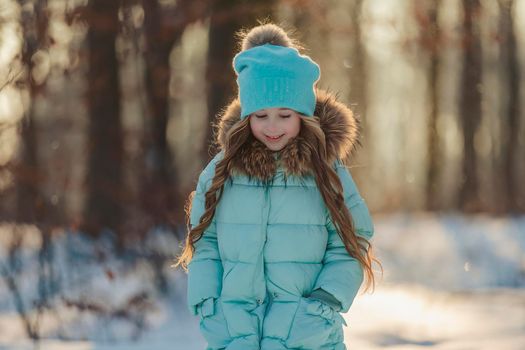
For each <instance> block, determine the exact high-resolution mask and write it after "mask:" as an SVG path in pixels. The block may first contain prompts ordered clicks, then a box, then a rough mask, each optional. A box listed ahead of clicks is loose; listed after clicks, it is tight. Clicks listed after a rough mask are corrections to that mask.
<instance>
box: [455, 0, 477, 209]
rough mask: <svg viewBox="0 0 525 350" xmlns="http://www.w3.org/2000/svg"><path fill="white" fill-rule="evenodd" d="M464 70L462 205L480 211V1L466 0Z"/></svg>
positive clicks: (460, 202) (464, 3)
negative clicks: (477, 137)
mask: <svg viewBox="0 0 525 350" xmlns="http://www.w3.org/2000/svg"><path fill="white" fill-rule="evenodd" d="M463 11H464V19H463V38H464V40H463V43H464V46H463V48H464V56H463V71H462V89H461V102H460V119H461V127H462V131H463V163H462V174H461V178H460V181H459V182H460V189H459V206H460V208H461V209H463V210H464V211H466V212H475V211H479V210H480V209H481V208H480V200H479V193H478V192H479V184H478V177H477V165H478V164H477V154H476V148H475V145H474V135H475V134H476V131H477V129H478V126H479V123H480V120H481V74H482V67H481V58H482V57H481V42H480V34H479V15H480V12H481V5H480V3H479V0H463Z"/></svg>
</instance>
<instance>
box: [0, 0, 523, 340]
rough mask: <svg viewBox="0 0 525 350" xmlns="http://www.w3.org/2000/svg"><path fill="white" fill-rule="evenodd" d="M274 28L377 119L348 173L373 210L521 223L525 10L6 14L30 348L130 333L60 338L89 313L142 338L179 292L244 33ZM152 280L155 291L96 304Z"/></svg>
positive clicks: (206, 8)
mask: <svg viewBox="0 0 525 350" xmlns="http://www.w3.org/2000/svg"><path fill="white" fill-rule="evenodd" d="M258 20H269V21H272V22H274V23H277V24H280V25H282V26H283V27H284V28H286V29H288V30H290V31H291V32H292V33H294V35H293V36H294V37H296V38H297V39H299V40H300V41H301V42H302V43H303V44H304V46H305V48H306V51H304V53H305V54H308V55H309V56H311V57H312V58H313V59H314V60H315V61H317V62H318V63H319V64H320V66H321V80H320V82H319V84H318V86H319V87H321V88H323V89H328V90H330V91H334V92H338V93H339V97H340V99H341V100H342V101H343V102H345V103H347V104H349V105H351V106H352V108H353V110H354V111H355V113H356V114H357V115H358V117H359V118H360V119H361V120H362V127H363V128H362V129H363V136H362V144H363V147H362V148H361V149H360V151H359V152H358V154H357V156H356V157H355V158H354V159H352V162H351V163H352V168H351V171H352V175H353V176H354V178H355V180H356V182H357V184H358V185H359V189H360V192H361V194H362V195H363V197H364V198H365V199H366V201H367V203H368V205H369V207H370V209H371V211H372V213H373V215H376V214H377V215H381V214H388V213H399V212H403V213H418V212H419V213H420V212H425V213H436V214H440V213H460V214H461V215H472V214H475V215H478V214H482V215H489V216H495V217H499V218H507V217H518V216H521V215H523V213H524V212H525V186H523V184H524V179H525V105H524V102H523V101H524V100H525V99H524V97H525V85H524V81H525V45H524V44H525V26H524V25H523V23H525V1H524V0H434V1H432V0H399V1H394V0H390V1H386V0H327V1H315V0H271V1H259V0H253V1H242V0H210V1H204V0H192V1H191V0H178V1H176V0H119V1H117V0H0V72H1V74H0V79H1V81H0V277H1V278H2V281H3V282H2V281H0V300H1V301H0V312H4V311H1V310H11V309H12V310H13V313H14V314H16V317H17V318H18V319H19V320H21V324H22V325H23V327H22V329H23V333H22V334H21V336H23V337H27V338H29V339H33V340H38V339H39V338H41V337H43V336H49V335H50V334H52V335H53V336H57V337H58V338H63V339H77V338H86V337H87V338H90V339H92V338H97V336H100V337H101V338H103V339H108V338H109V339H115V338H119V336H117V335H114V334H113V335H112V336H111V335H107V333H106V334H105V335H104V336H101V335H100V334H97V332H95V331H93V333H90V334H91V335H86V333H82V334H83V335H81V334H80V332H79V331H73V330H72V329H74V327H72V326H71V328H70V329H69V330H65V328H63V327H58V326H56V325H57V324H60V325H62V326H63V325H64V324H65V323H67V322H70V320H71V319H72V318H73V316H70V318H68V317H65V316H64V313H66V314H67V315H70V314H69V313H68V312H70V311H66V310H72V309H73V310H75V314H76V313H83V312H84V313H85V312H89V313H93V314H95V315H98V317H99V318H97V319H99V320H100V317H102V318H103V319H104V320H105V321H104V322H106V323H104V324H107V323H109V322H110V320H115V319H116V320H125V321H123V322H128V323H129V324H132V327H131V328H130V329H131V330H130V334H131V336H130V337H131V338H134V337H135V338H136V337H138V336H139V335H140V334H141V332H142V330H143V329H144V325H145V324H146V323H147V322H146V321H145V318H146V316H145V314H146V313H147V312H146V310H149V309H150V308H151V307H152V306H151V305H152V299H154V297H152V295H156V294H155V293H160V295H170V293H172V291H171V289H172V285H173V283H176V282H174V279H175V277H173V276H170V273H171V272H170V267H169V265H170V264H171V262H172V261H173V258H174V257H175V255H176V254H177V253H178V249H179V248H180V244H181V243H182V241H183V239H184V236H185V234H186V224H185V218H184V206H185V201H186V198H187V196H188V195H189V193H190V192H191V191H192V190H194V187H195V185H196V181H197V176H198V174H199V172H200V171H201V170H202V168H203V166H204V165H205V164H206V163H207V162H208V160H209V159H210V158H211V157H212V156H213V155H214V154H215V152H216V149H215V148H214V146H213V145H212V143H211V140H212V137H213V130H212V127H211V123H212V122H213V121H214V120H215V117H216V115H217V114H218V113H220V111H221V109H222V108H223V107H225V106H226V105H227V104H228V103H229V102H230V100H231V99H232V98H233V97H234V96H235V95H236V93H237V90H236V89H237V87H236V83H235V74H234V72H233V69H232V66H231V62H232V59H233V56H234V55H235V54H236V53H237V52H238V49H239V48H238V47H237V46H236V43H237V39H236V37H235V34H236V33H237V32H238V31H239V30H241V29H243V28H249V27H252V26H254V25H257V24H258ZM519 23H522V25H519ZM523 227H525V226H521V228H520V230H521V229H523ZM521 234H523V232H521ZM87 247H89V248H87ZM520 254H521V252H520ZM113 256H115V258H113ZM524 261H525V259H524ZM89 264H96V266H98V267H97V268H95V269H93V268H91V269H90V270H89V271H88V270H86V271H84V272H81V271H83V270H82V269H83V268H86V266H87V265H89ZM522 264H523V265H524V266H522V269H523V271H525V263H523V262H522ZM28 266H33V267H34V268H31V267H28ZM129 266H133V269H131V268H130V267H129ZM137 266H139V267H137ZM137 269H143V270H144V272H143V274H144V276H146V277H144V279H143V280H140V281H141V282H140V283H138V282H137V284H138V285H141V286H143V285H146V284H147V285H151V286H153V288H152V289H151V290H149V289H148V290H144V289H143V288H129V290H133V293H131V292H130V293H126V292H122V293H121V295H120V297H119V298H117V299H118V300H117V299H115V298H116V297H115V295H113V296H112V297H111V298H109V297H108V299H106V297H107V294H108V293H109V291H111V288H112V287H111V286H110V285H108V286H107V290H106V291H105V292H100V293H101V294H100V295H98V294H92V293H87V295H88V296H89V297H88V296H86V295H84V294H82V293H83V292H86V289H85V288H87V287H86V286H87V285H91V283H92V282H93V279H97V278H103V279H105V280H109V281H115V280H118V279H119V278H123V277H122V275H126V273H127V272H130V271H133V274H134V275H135V276H136V275H137V274H139V275H140V273H138V272H137ZM523 271H522V272H521V273H522V274H523V275H522V277H521V278H523V276H525V272H523ZM130 273H131V272H130ZM100 276H102V277H100ZM88 280H89V281H90V283H89V284H88V282H86V281H88ZM520 281H523V280H520ZM101 283H102V284H104V283H105V282H101ZM520 283H521V282H520ZM2 284H3V285H2ZM95 284H96V283H95ZM131 284H133V283H131ZM99 285H100V283H99ZM92 288H95V287H92ZM178 288H179V291H180V290H183V286H182V287H178ZM73 290H74V292H72V291H73ZM90 291H92V289H90ZM86 298H88V299H86ZM57 310H60V311H57ZM58 314H60V315H61V316H60V317H59V316H58ZM101 315H102V316H101ZM45 319H50V320H54V321H52V322H51V321H48V323H46V322H44V321H43V320H45ZM66 319H68V320H69V321H66ZM49 322H50V323H49ZM92 322H95V321H92ZM46 324H47V325H48V326H46ZM49 324H53V326H49ZM0 325H2V318H1V317H0ZM6 329H7V328H2V327H0V333H2V332H3V331H4V330H6ZM50 329H53V331H50ZM13 332H14V333H11V334H16V331H13ZM106 332H107V330H106ZM115 333H118V332H117V331H115ZM6 334H7V333H6ZM0 339H2V336H1V335H0Z"/></svg>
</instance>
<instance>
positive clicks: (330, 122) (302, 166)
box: [217, 89, 361, 182]
mask: <svg viewBox="0 0 525 350" xmlns="http://www.w3.org/2000/svg"><path fill="white" fill-rule="evenodd" d="M316 96H317V102H316V106H315V112H314V115H315V116H317V117H319V120H320V124H321V129H322V130H323V132H324V134H325V138H326V149H327V157H328V160H329V162H330V163H331V164H332V163H333V162H335V161H336V160H337V159H341V160H346V159H347V158H348V157H349V156H350V155H352V154H353V153H354V151H355V150H356V149H357V148H358V147H359V146H360V145H361V143H360V128H361V125H360V120H359V119H358V118H356V116H355V115H354V114H353V113H352V111H351V110H350V108H349V107H347V106H346V105H345V104H344V103H342V102H340V101H338V100H337V95H336V94H333V93H331V92H328V91H325V90H321V89H317V90H316ZM240 114H241V105H240V101H239V99H238V98H236V99H234V100H233V101H232V102H231V103H230V104H229V105H228V106H227V107H226V108H225V109H224V112H223V113H222V115H219V117H218V123H217V144H218V146H219V148H220V149H221V150H223V149H224V148H225V144H226V135H227V133H228V131H229V130H230V129H231V128H232V126H233V125H234V124H235V123H237V122H238V121H239V120H240ZM310 157H311V153H310V150H309V149H308V147H307V146H306V143H305V140H304V138H303V137H302V136H301V132H300V133H299V135H297V137H295V138H293V139H291V140H290V141H289V143H288V144H287V145H286V146H285V147H284V148H283V149H282V150H280V151H278V152H274V151H272V150H270V149H268V148H267V147H266V146H265V145H264V144H263V143H262V142H260V141H259V140H257V139H255V138H253V139H252V141H251V142H250V144H248V145H247V146H246V147H244V148H243V149H242V150H241V151H240V152H239V154H238V155H236V156H235V158H234V161H233V167H232V169H233V170H234V171H235V172H240V173H241V174H245V175H247V176H249V177H250V178H256V179H258V180H261V181H263V182H265V181H267V180H270V179H271V178H273V176H274V174H275V172H276V170H277V168H278V167H279V166H282V168H283V170H284V173H285V175H295V176H304V175H308V174H311V173H312V162H311V158H310Z"/></svg>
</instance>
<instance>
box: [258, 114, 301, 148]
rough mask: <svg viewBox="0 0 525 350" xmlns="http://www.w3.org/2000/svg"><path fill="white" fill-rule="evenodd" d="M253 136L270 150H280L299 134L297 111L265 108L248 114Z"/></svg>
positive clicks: (299, 124)
mask: <svg viewBox="0 0 525 350" xmlns="http://www.w3.org/2000/svg"><path fill="white" fill-rule="evenodd" d="M250 128H251V130H252V133H253V136H255V138H257V139H258V140H259V141H261V142H262V143H264V144H265V145H266V147H268V148H269V149H271V150H272V151H280V150H281V149H283V148H284V146H286V144H287V143H288V141H289V140H290V139H292V138H294V137H296V136H297V134H299V130H300V129H301V118H300V117H299V113H297V112H296V111H294V110H292V109H288V108H266V109H261V110H258V111H257V112H254V113H252V114H250Z"/></svg>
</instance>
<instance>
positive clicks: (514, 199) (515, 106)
mask: <svg viewBox="0 0 525 350" xmlns="http://www.w3.org/2000/svg"><path fill="white" fill-rule="evenodd" d="M513 7H514V1H513V0H502V1H500V10H501V27H502V28H501V29H502V32H503V33H502V34H503V36H504V39H503V47H502V51H503V52H504V57H503V59H504V61H506V62H507V64H506V65H505V67H506V77H505V78H506V79H507V80H506V82H507V89H506V92H507V94H506V95H507V96H508V100H507V109H506V116H504V117H503V118H502V119H501V120H502V128H501V129H502V132H503V134H502V135H501V140H502V144H503V147H502V149H503V151H502V152H503V169H502V171H501V172H500V174H501V176H502V179H503V185H504V188H503V194H504V196H503V198H504V199H503V207H504V211H505V212H510V213H512V214H517V213H518V212H520V210H521V211H523V210H524V209H525V208H523V207H522V208H521V209H520V204H519V195H520V193H519V188H518V176H517V170H516V169H517V167H516V164H517V163H518V162H519V159H518V157H517V156H516V155H517V151H518V147H519V140H518V132H519V116H520V112H521V111H520V100H519V96H520V65H519V60H518V51H517V42H516V33H515V31H514V26H513V25H514V18H513V16H512V10H513ZM503 100H504V101H505V99H503ZM500 174H498V175H500ZM498 182H499V181H498ZM496 188H499V186H497V187H496Z"/></svg>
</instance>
